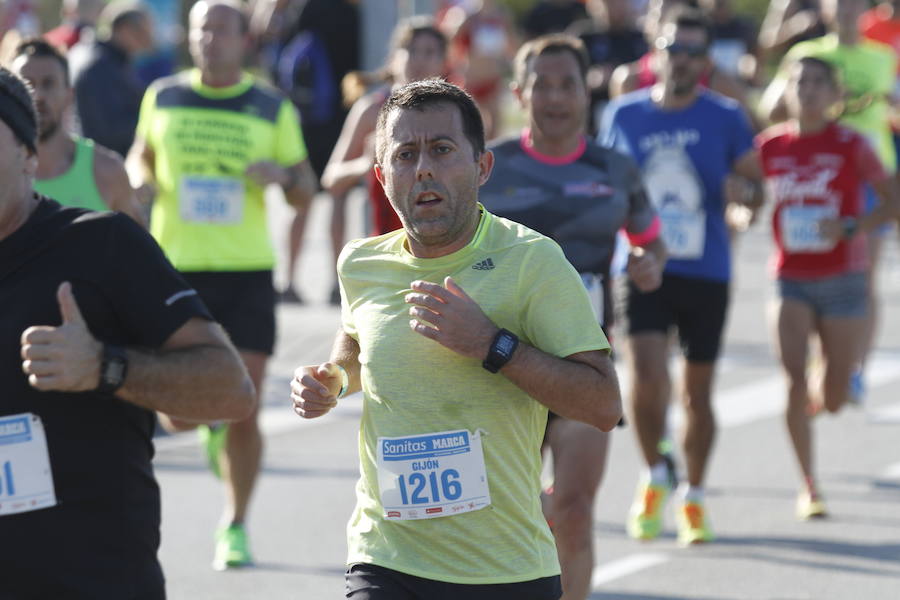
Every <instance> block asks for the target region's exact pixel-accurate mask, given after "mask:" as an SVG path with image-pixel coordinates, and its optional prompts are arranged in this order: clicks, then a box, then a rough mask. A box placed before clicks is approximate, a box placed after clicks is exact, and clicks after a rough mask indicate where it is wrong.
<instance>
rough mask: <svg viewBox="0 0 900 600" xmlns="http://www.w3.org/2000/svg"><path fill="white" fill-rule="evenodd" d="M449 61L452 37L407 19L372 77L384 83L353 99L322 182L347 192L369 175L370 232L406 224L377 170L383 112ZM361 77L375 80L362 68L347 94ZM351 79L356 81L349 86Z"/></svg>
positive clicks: (436, 74)
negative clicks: (391, 98)
mask: <svg viewBox="0 0 900 600" xmlns="http://www.w3.org/2000/svg"><path fill="white" fill-rule="evenodd" d="M446 61H447V38H446V37H445V36H444V34H443V33H441V32H440V30H438V29H437V28H436V27H435V26H434V23H433V22H432V21H431V19H428V18H422V17H416V18H413V19H409V20H407V21H403V22H401V23H400V24H398V25H397V27H396V29H394V33H393V35H392V37H391V50H390V53H389V54H388V59H387V62H386V64H385V66H384V67H383V68H382V70H381V71H380V72H379V73H377V74H376V75H375V77H374V78H371V77H370V79H374V82H377V83H379V84H380V85H379V86H378V87H377V88H376V89H374V90H373V91H371V92H369V93H368V94H366V95H365V96H362V97H361V98H359V99H358V100H356V101H355V102H353V106H352V108H351V109H350V114H349V115H347V120H346V121H345V122H344V127H343V130H342V131H341V135H340V137H339V138H338V141H337V144H335V147H334V150H333V151H332V153H331V158H330V159H329V161H328V165H327V166H326V167H325V171H324V173H323V174H322V187H324V188H325V189H326V190H327V191H328V193H329V194H331V195H332V197H344V196H345V195H346V194H347V192H349V191H350V189H351V188H353V187H354V186H355V185H357V184H358V183H360V182H361V181H362V180H364V179H365V181H366V185H367V188H368V190H369V201H370V207H371V217H372V218H371V220H370V223H369V226H368V229H369V231H368V233H369V234H370V235H380V234H383V233H387V232H389V231H394V230H395V229H399V228H400V227H402V224H401V223H400V219H399V218H398V217H397V213H396V212H394V209H393V207H392V206H391V204H390V202H388V199H387V196H385V194H384V191H383V190H382V188H381V184H379V183H378V181H377V180H376V179H375V176H374V173H373V171H372V166H373V165H374V157H375V151H374V141H375V140H374V139H373V138H374V133H375V122H376V119H377V117H378V111H379V110H380V109H381V105H382V104H384V101H385V100H387V98H388V95H389V94H390V91H391V88H392V87H393V86H395V85H396V86H399V85H403V84H405V83H407V82H410V81H416V80H418V79H427V78H429V77H439V76H441V75H443V74H444V73H445V72H446ZM360 79H362V83H363V85H365V84H366V83H370V82H368V81H366V80H365V77H364V76H362V75H361V74H359V73H351V74H350V75H348V76H347V78H345V82H344V88H345V98H346V96H347V88H348V87H352V86H353V83H356V84H358V83H359V82H360ZM348 82H353V83H351V84H350V85H348ZM366 178H367V179H366ZM341 245H342V244H341ZM340 250H341V248H339V247H337V248H335V249H334V251H335V257H337V255H338V254H339V253H340Z"/></svg>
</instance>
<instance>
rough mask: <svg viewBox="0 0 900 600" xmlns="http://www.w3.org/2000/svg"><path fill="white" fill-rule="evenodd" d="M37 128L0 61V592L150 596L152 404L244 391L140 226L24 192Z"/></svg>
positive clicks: (246, 384) (231, 352)
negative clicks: (0, 151) (0, 150)
mask: <svg viewBox="0 0 900 600" xmlns="http://www.w3.org/2000/svg"><path fill="white" fill-rule="evenodd" d="M36 136H37V118H36V115H35V109H34V104H33V101H32V98H31V96H30V94H29V92H28V88H27V87H26V84H25V83H24V82H23V81H22V80H21V79H19V78H18V77H17V76H16V75H14V74H12V73H11V72H9V71H7V70H6V69H2V68H0V148H3V152H2V153H0V182H2V185H0V314H2V315H3V318H2V319H0V540H3V543H2V544H0V565H2V571H3V582H2V586H0V589H2V591H0V596H2V597H3V598H66V599H74V598H117V599H130V600H144V599H146V600H151V599H152V600H158V599H161V598H164V597H165V590H164V583H163V577H162V572H161V570H160V567H159V563H158V562H157V558H156V552H157V548H158V546H159V522H160V506H159V489H158V488H157V485H156V481H155V479H154V477H153V470H152V467H151V464H150V461H151V458H152V457H153V444H152V441H151V436H152V434H153V428H154V418H153V411H154V410H158V411H161V412H165V413H168V414H172V415H175V416H178V417H180V418H183V419H193V420H209V419H240V418H243V417H245V416H246V415H247V414H248V413H249V412H250V411H251V410H252V407H253V403H254V398H255V395H254V392H253V386H252V383H251V382H250V379H249V377H248V375H247V373H246V371H245V369H244V367H243V365H242V363H241V361H240V359H239V357H238V354H237V352H236V351H235V349H234V347H233V346H232V345H231V343H230V342H229V341H228V339H227V337H226V336H225V334H224V333H223V331H222V329H221V328H220V327H219V326H218V325H217V324H215V323H214V322H212V320H211V318H210V316H209V313H208V311H207V310H206V307H205V306H204V305H203V303H202V302H201V301H200V300H199V297H198V296H197V293H196V292H195V291H194V290H192V289H190V288H189V287H188V286H187V284H185V282H184V281H183V280H182V279H181V277H180V276H179V275H178V273H177V272H176V271H175V270H174V268H173V267H172V266H171V265H170V264H169V263H168V262H167V261H166V259H165V257H164V256H163V254H162V251H161V250H160V249H159V247H158V246H157V245H156V243H155V242H154V241H153V239H152V238H151V237H150V236H149V235H148V234H147V233H145V232H144V231H143V230H142V229H141V228H140V227H139V226H138V225H137V224H135V223H134V222H133V221H132V220H131V219H130V218H128V217H125V216H124V215H120V214H116V213H95V212H89V211H85V210H81V209H76V208H63V207H61V206H60V205H59V204H58V203H56V202H54V201H53V200H50V199H48V198H45V197H43V196H40V195H38V194H35V193H34V192H33V190H32V180H33V178H34V173H35V171H36V169H37V152H36Z"/></svg>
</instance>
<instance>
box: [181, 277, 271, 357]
mask: <svg viewBox="0 0 900 600" xmlns="http://www.w3.org/2000/svg"><path fill="white" fill-rule="evenodd" d="M181 275H182V276H183V277H184V278H185V279H186V280H187V282H188V283H189V284H190V285H191V287H193V288H194V289H195V290H197V293H198V294H200V298H202V299H203V302H204V303H205V304H206V306H207V308H209V312H210V313H212V316H213V318H214V319H215V320H216V321H218V322H219V323H220V324H221V325H222V327H224V328H225V331H226V332H227V333H228V335H229V337H230V338H231V341H232V343H233V344H234V345H235V346H236V347H237V349H238V350H245V351H249V352H261V353H263V354H267V355H271V354H272V352H273V351H274V350H275V288H274V287H273V285H272V271H222V272H219V271H202V272H188V273H182V274H181Z"/></svg>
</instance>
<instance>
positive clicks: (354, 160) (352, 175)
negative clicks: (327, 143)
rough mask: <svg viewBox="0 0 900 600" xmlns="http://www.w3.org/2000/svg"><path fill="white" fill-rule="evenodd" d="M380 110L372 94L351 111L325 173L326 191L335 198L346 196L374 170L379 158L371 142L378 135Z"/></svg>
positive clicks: (323, 174) (358, 102) (356, 104)
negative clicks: (377, 124)
mask: <svg viewBox="0 0 900 600" xmlns="http://www.w3.org/2000/svg"><path fill="white" fill-rule="evenodd" d="M380 108H381V103H380V102H376V101H375V97H374V96H373V95H372V94H369V95H367V96H364V97H363V98H360V99H359V100H358V101H357V102H356V103H354V104H353V108H351V109H350V113H349V114H348V115H347V120H346V121H345V122H344V127H343V128H342V129H341V135H340V137H339V138H338V141H337V142H336V143H335V145H334V150H332V152H331V156H330V157H329V159H328V164H327V165H326V166H325V171H324V172H323V173H322V187H323V188H325V189H326V190H327V191H328V193H329V194H331V195H332V196H342V195H344V194H346V193H347V192H348V191H350V188H352V187H353V186H354V185H356V184H357V183H358V182H359V180H360V179H361V178H362V177H365V175H366V174H367V173H368V172H369V171H371V170H372V164H373V163H374V160H375V158H374V155H373V153H372V149H371V148H370V146H369V145H370V144H371V141H370V140H369V138H370V136H371V135H372V134H373V132H374V131H375V121H376V117H377V116H378V111H379V109H380Z"/></svg>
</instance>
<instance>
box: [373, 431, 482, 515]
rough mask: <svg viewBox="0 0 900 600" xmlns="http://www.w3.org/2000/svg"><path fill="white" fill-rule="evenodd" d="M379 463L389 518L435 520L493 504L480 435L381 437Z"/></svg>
mask: <svg viewBox="0 0 900 600" xmlns="http://www.w3.org/2000/svg"><path fill="white" fill-rule="evenodd" d="M377 460H378V487H379V489H380V490H381V504H382V506H383V507H384V516H385V518H387V519H391V520H405V519H433V518H435V517H446V516H452V515H458V514H462V513H466V512H472V511H475V510H480V509H482V508H485V507H486V506H489V505H490V504H491V496H490V492H489V490H488V481H487V473H486V471H485V467H484V453H483V452H482V448H481V433H480V432H475V433H470V432H469V431H467V430H465V429H460V430H455V431H442V432H439V433H428V434H424V435H413V436H406V437H396V438H387V437H382V438H378V458H377Z"/></svg>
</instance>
